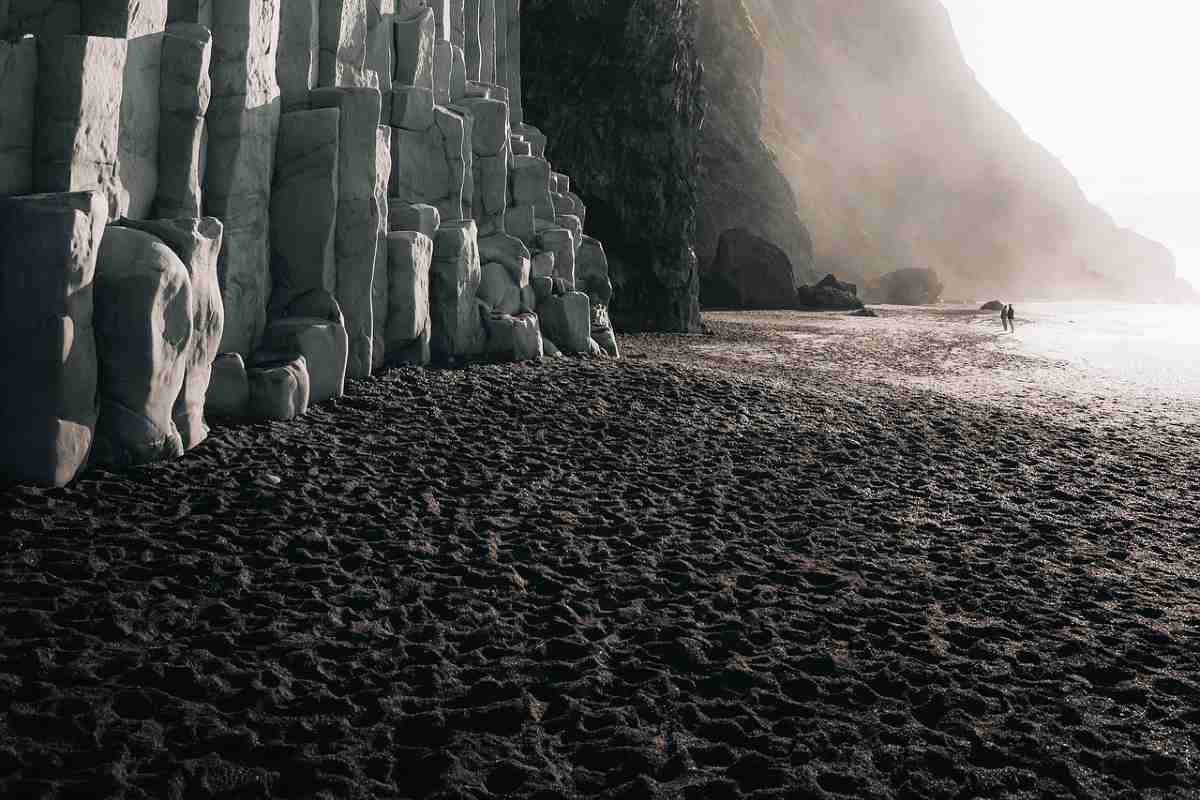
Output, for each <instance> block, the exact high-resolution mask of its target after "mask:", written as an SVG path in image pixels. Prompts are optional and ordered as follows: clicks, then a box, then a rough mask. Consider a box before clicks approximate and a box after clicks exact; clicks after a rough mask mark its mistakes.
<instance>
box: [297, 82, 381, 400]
mask: <svg viewBox="0 0 1200 800" xmlns="http://www.w3.org/2000/svg"><path fill="white" fill-rule="evenodd" d="M312 104H313V106H314V107H316V108H336V109H338V110H339V111H340V114H339V117H338V129H339V139H338V213H337V229H336V231H335V233H334V259H335V262H336V264H337V282H336V293H335V294H336V296H337V301H338V304H339V305H340V306H341V307H342V313H343V314H345V316H346V333H347V334H348V335H349V337H350V365H349V367H348V370H349V371H348V374H349V376H350V377H351V378H365V377H367V376H368V375H370V374H371V367H372V356H371V349H372V346H373V338H374V317H373V302H374V301H373V294H372V285H371V284H372V280H373V279H374V275H375V259H376V252H377V249H378V247H379V239H380V236H381V230H382V229H383V227H385V226H386V220H387V195H386V173H384V182H383V184H382V186H383V191H382V192H381V191H380V186H381V184H380V177H381V176H380V174H379V171H380V154H379V147H380V143H379V131H378V128H379V112H380V97H379V90H378V89H371V88H341V89H317V90H315V91H314V92H313V93H312Z"/></svg>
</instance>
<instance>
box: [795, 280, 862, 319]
mask: <svg viewBox="0 0 1200 800" xmlns="http://www.w3.org/2000/svg"><path fill="white" fill-rule="evenodd" d="M796 306H797V307H798V308H811V309H816V310H819V311H852V310H854V309H858V308H862V307H863V303H862V300H859V299H858V287H857V286H855V285H854V284H853V283H846V282H845V281H839V280H838V279H837V278H836V277H834V276H833V275H826V276H825V277H824V278H822V279H821V280H819V281H817V282H816V283H815V284H813V285H812V286H801V287H800V288H798V289H797V290H796Z"/></svg>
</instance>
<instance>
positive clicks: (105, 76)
mask: <svg viewBox="0 0 1200 800" xmlns="http://www.w3.org/2000/svg"><path fill="white" fill-rule="evenodd" d="M37 51H38V77H37V101H36V106H37V111H36V114H35V119H36V120H37V134H36V137H35V140H34V186H35V188H36V189H37V190H38V191H41V192H74V191H77V190H86V189H98V190H100V191H101V192H102V193H103V194H104V196H105V197H106V198H107V199H108V206H109V219H116V218H117V217H118V216H120V214H121V207H122V205H123V204H124V203H125V202H126V198H125V194H124V190H123V189H122V188H121V179H120V175H118V173H117V165H118V163H119V162H120V130H121V114H120V109H121V96H122V87H123V86H124V75H125V61H126V57H127V53H128V47H127V44H126V42H125V40H124V39H110V38H105V37H101V36H61V37H56V38H54V39H46V40H41V41H39V42H38V47H37ZM6 124H7V123H6Z"/></svg>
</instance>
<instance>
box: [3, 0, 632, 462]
mask: <svg viewBox="0 0 1200 800" xmlns="http://www.w3.org/2000/svg"><path fill="white" fill-rule="evenodd" d="M519 6H520V4H519V2H517V0H95V2H92V0H87V2H83V0H0V303H2V304H3V309H2V310H3V318H2V319H0V334H3V339H2V341H3V344H0V347H2V348H3V349H4V356H5V361H4V363H5V367H6V369H9V370H10V376H11V375H13V374H15V375H17V377H18V378H19V379H18V380H17V381H16V382H15V383H14V382H12V381H10V382H6V383H5V384H4V390H3V391H0V410H2V411H3V412H4V413H3V416H2V417H0V424H2V425H3V426H4V428H3V431H2V432H3V433H4V442H5V449H4V452H3V455H0V472H2V473H3V476H4V477H5V478H9V477H16V478H21V479H31V480H39V481H43V482H48V483H63V482H66V481H68V480H70V479H71V478H72V477H73V476H74V475H75V474H76V473H77V472H78V470H79V469H80V468H81V466H82V465H83V464H84V463H85V461H86V460H87V459H88V458H89V454H90V456H91V457H92V459H93V460H94V461H95V462H98V463H106V464H110V465H118V466H119V465H130V464H140V463H145V462H148V461H153V460H157V459H161V458H167V457H171V456H174V455H178V454H181V453H182V452H184V451H185V450H186V449H190V448H192V447H195V446H196V445H198V444H199V443H200V442H201V441H203V440H204V439H205V437H206V436H207V435H208V427H207V422H206V419H205V415H206V414H209V415H213V416H222V417H237V418H243V419H264V418H265V419H281V420H282V419H290V418H292V417H294V416H297V415H299V414H302V413H304V411H305V410H306V408H307V407H308V405H309V403H311V402H320V401H322V400H325V399H328V398H331V397H336V396H338V395H340V394H342V393H343V392H344V391H345V379H346V377H347V376H350V377H356V378H364V377H367V376H368V375H369V374H370V372H371V371H372V370H373V369H376V368H379V367H381V366H383V365H384V364H389V365H393V366H402V365H413V364H417V365H419V364H426V363H429V362H430V361H431V360H434V359H436V360H437V361H439V362H442V363H447V362H449V363H458V362H461V361H462V360H463V359H467V358H476V357H487V358H490V359H500V360H524V359H537V358H541V357H542V355H543V353H544V352H549V353H557V352H559V348H558V347H555V346H554V344H553V343H551V342H550V341H549V340H546V341H545V342H543V338H542V319H541V316H540V315H539V313H538V312H539V310H540V311H542V312H543V313H544V315H545V316H546V318H547V319H548V320H549V324H550V326H551V327H552V328H554V331H555V333H554V335H555V336H557V337H558V338H559V339H561V340H562V342H561V344H562V347H563V349H565V350H567V351H568V352H573V353H581V354H586V353H588V352H589V351H590V352H591V353H593V354H597V353H599V351H600V348H599V346H598V345H595V344H594V343H593V342H591V341H590V340H589V339H588V337H587V332H588V330H587V323H588V319H589V313H590V316H591V317H592V318H593V321H594V320H595V319H607V317H606V311H605V307H604V303H605V302H607V300H608V299H609V298H610V297H611V291H610V289H611V287H610V285H609V284H608V283H607V282H606V281H607V277H606V276H607V274H608V271H607V265H606V264H605V263H604V257H603V248H602V247H601V246H600V245H599V243H598V242H596V241H595V240H591V239H590V238H588V237H585V236H584V233H583V232H584V229H585V225H586V219H585V213H586V210H585V209H584V206H583V203H582V201H580V199H579V197H578V196H577V195H574V194H572V193H571V181H570V179H569V178H568V177H567V176H566V174H565V173H563V172H558V171H555V169H554V167H553V166H552V165H551V163H550V162H549V161H548V160H547V138H546V136H545V135H544V134H543V133H542V132H541V131H539V130H538V129H537V128H534V127H533V126H530V125H524V124H520V120H521V119H522V115H521V113H520V110H519V102H520V82H521V68H520V28H521V24H520V23H521V19H520V15H519ZM10 12H12V13H10ZM22 36H28V37H29V38H26V39H21V37H22ZM514 103H515V104H516V105H513V104H514ZM39 189H54V190H59V191H61V192H64V193H60V194H53V195H38V196H32V195H29V194H28V193H29V192H31V191H36V190H39ZM85 189H86V190H88V191H82V190H85ZM68 190H70V191H72V192H74V193H66V192H68ZM77 190H78V191H77ZM10 195H11V196H10ZM585 242H586V243H585ZM579 254H583V255H582V256H581V255H579ZM597 254H598V255H597ZM101 256H102V257H101ZM589 259H590V260H589ZM584 262H586V263H587V264H588V265H589V266H588V270H590V271H589V272H588V282H587V284H586V285H587V288H588V290H589V291H590V292H591V293H592V294H591V295H590V296H589V295H585V294H579V293H574V292H573V291H572V289H573V288H574V287H575V285H576V282H577V281H576V264H577V263H584ZM535 272H538V273H539V275H540V277H537V278H535V277H534V273H535ZM93 275H95V279H94V280H93ZM93 285H94V286H95V289H94V292H93ZM535 287H536V289H535ZM93 297H94V298H95V300H94V302H93ZM94 311H95V313H96V314H97V315H98V316H97V317H96V319H97V323H96V328H95V332H94V331H93V325H92V319H93V312H94ZM47 326H50V327H47ZM51 328H53V330H51ZM593 330H595V331H599V333H598V335H604V334H611V328H604V327H601V328H597V327H596V326H595V324H593ZM605 341H606V342H607V341H608V340H607V339H605ZM31 343H32V344H31ZM612 344H613V347H612V348H610V352H614V351H615V341H614V342H613V343H612ZM543 345H545V346H543ZM605 346H606V347H607V346H608V345H607V344H606V345H605ZM13 386H15V387H17V388H19V389H20V391H19V392H16V391H12V390H11V387H13Z"/></svg>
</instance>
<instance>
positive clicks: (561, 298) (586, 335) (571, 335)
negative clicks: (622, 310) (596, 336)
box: [538, 292, 592, 353]
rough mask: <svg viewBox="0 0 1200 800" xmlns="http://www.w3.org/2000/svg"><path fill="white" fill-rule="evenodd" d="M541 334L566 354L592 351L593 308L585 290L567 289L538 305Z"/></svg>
mask: <svg viewBox="0 0 1200 800" xmlns="http://www.w3.org/2000/svg"><path fill="white" fill-rule="evenodd" d="M538 317H539V318H540V319H541V323H542V333H543V334H544V335H545V337H546V338H547V339H549V340H550V341H552V342H554V343H555V344H556V345H558V349H559V350H561V351H563V352H564V353H587V352H590V351H591V345H590V344H589V342H590V341H591V337H592V311H591V303H590V302H589V301H588V296H587V295H586V294H584V293H583V292H567V293H565V294H561V295H554V296H552V297H548V298H546V299H545V300H544V301H543V302H542V304H541V305H539V306H538Z"/></svg>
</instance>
